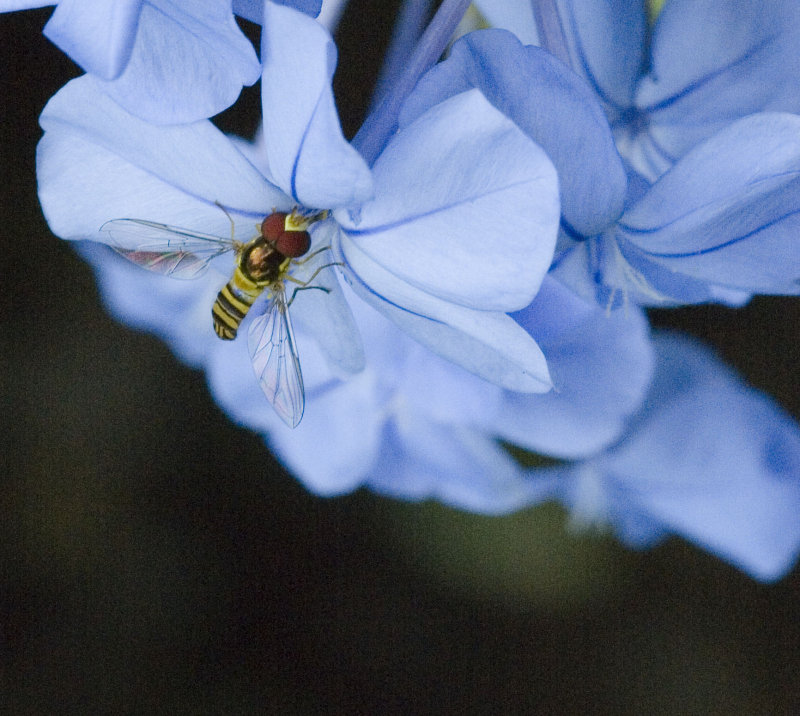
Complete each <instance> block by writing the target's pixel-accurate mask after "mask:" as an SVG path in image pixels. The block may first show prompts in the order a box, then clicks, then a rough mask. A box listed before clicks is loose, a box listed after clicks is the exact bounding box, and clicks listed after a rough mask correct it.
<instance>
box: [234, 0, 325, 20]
mask: <svg viewBox="0 0 800 716" xmlns="http://www.w3.org/2000/svg"><path fill="white" fill-rule="evenodd" d="M266 2H268V0H233V11H234V12H235V13H236V14H237V15H239V17H243V18H245V20H250V22H257V23H258V24H259V25H260V24H261V23H262V22H263V21H264V4H265V3H266ZM279 4H280V5H288V6H289V7H293V8H294V9H295V10H299V11H300V12H304V13H305V14H306V15H309V16H310V17H316V16H317V15H319V12H320V10H321V9H322V0H280V1H279Z"/></svg>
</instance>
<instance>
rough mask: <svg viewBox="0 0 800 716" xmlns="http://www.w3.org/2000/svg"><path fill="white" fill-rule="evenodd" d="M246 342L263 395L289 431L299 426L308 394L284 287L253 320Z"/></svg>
mask: <svg viewBox="0 0 800 716" xmlns="http://www.w3.org/2000/svg"><path fill="white" fill-rule="evenodd" d="M247 341H248V346H249V348H250V358H251V360H252V362H253V370H255V372H256V377H257V378H258V382H259V385H260V386H261V389H262V390H263V391H264V395H266V396H267V400H269V402H270V403H272V407H273V408H275V412H276V413H278V415H280V417H281V419H282V420H283V421H284V422H285V423H286V424H287V425H288V426H289V427H290V428H294V427H297V425H298V423H299V422H300V419H301V418H302V417H303V410H304V409H305V392H304V390H303V374H302V373H301V372H300V359H299V358H298V357H297V348H296V347H295V343H294V333H293V331H292V323H291V319H290V318H289V305H288V302H287V300H286V293H285V292H284V290H283V289H282V288H280V289H278V290H277V291H276V292H275V294H274V296H273V297H272V300H271V301H270V304H269V306H268V307H267V310H266V312H264V313H263V314H262V315H260V316H259V317H258V318H256V319H255V320H254V321H253V323H252V325H251V326H250V332H249V333H248V336H247Z"/></svg>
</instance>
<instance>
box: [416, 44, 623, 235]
mask: <svg viewBox="0 0 800 716" xmlns="http://www.w3.org/2000/svg"><path fill="white" fill-rule="evenodd" d="M470 87H477V88H478V89H479V90H480V91H481V92H482V93H483V95H484V96H485V97H486V98H487V99H488V100H489V102H491V103H492V104H493V105H494V106H495V107H496V108H497V109H498V110H500V111H501V112H502V113H503V114H505V115H506V116H507V117H509V118H510V119H511V120H512V121H513V122H514V123H515V124H516V125H517V126H518V127H519V128H520V129H521V130H522V131H523V132H524V133H525V134H526V135H527V136H528V137H530V138H531V139H532V140H533V141H534V142H536V143H537V144H538V145H539V146H540V147H541V148H542V149H544V151H545V152H546V153H547V156H548V157H549V158H550V160H551V161H552V162H553V164H554V165H555V167H556V169H557V171H558V178H559V185H560V196H561V213H562V216H563V217H564V220H565V221H566V222H567V224H568V225H569V226H571V227H572V230H573V231H574V232H577V233H579V234H583V235H586V236H591V235H594V234H596V233H599V232H600V231H602V230H603V229H604V228H605V227H606V226H607V225H608V224H610V223H611V222H612V221H614V220H615V219H617V218H618V217H619V215H620V214H621V213H622V207H623V201H624V198H625V187H626V183H627V181H626V177H625V170H624V168H623V166H622V160H621V159H620V157H619V154H617V150H616V148H615V147H614V140H613V138H612V136H611V130H610V128H609V126H608V121H607V120H606V117H605V114H604V113H603V110H602V108H601V107H600V105H599V104H598V103H597V100H596V98H595V96H594V95H593V93H592V92H591V90H590V89H589V87H587V86H586V84H585V83H584V82H582V81H581V79H580V78H579V77H578V76H577V75H575V74H574V73H573V72H570V70H569V69H568V68H566V67H564V66H563V65H562V64H561V63H560V62H559V61H558V60H556V59H555V58H553V57H552V56H551V55H550V54H548V53H547V52H544V51H543V50H540V49H539V48H536V47H523V46H522V45H521V44H520V43H519V42H518V41H517V40H516V38H515V37H514V36H513V35H511V34H510V33H508V32H504V31H501V30H485V31H480V32H473V33H470V34H469V35H466V36H465V37H463V38H462V39H461V40H459V41H458V42H457V43H455V45H454V46H453V49H452V51H451V53H450V56H449V57H448V59H447V60H445V61H444V62H441V63H440V64H438V65H437V66H436V67H434V68H433V69H432V70H431V71H430V72H428V73H427V74H426V75H425V76H424V77H423V78H422V79H421V80H420V82H419V84H418V85H417V88H416V89H415V90H414V92H413V93H412V95H411V96H410V97H409V98H408V100H407V101H406V104H405V106H404V108H403V113H402V115H401V126H403V125H406V124H408V123H409V122H411V121H413V120H414V119H416V118H417V117H419V115H420V114H422V112H423V111H425V110H426V109H429V108H431V107H433V106H434V105H436V104H437V103H439V102H441V101H442V100H443V99H444V98H446V97H449V96H452V95H453V94H455V93H457V92H462V91H465V90H467V89H469V88H470Z"/></svg>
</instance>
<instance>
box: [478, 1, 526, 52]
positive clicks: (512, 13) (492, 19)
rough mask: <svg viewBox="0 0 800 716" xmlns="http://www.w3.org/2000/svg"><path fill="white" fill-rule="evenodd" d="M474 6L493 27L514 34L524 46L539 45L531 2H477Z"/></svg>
mask: <svg viewBox="0 0 800 716" xmlns="http://www.w3.org/2000/svg"><path fill="white" fill-rule="evenodd" d="M473 4H474V5H475V6H476V7H477V8H478V10H479V11H480V13H481V15H483V16H484V17H485V18H486V21H487V22H488V23H489V24H490V25H491V26H492V27H497V28H500V29H503V30H509V31H510V32H513V33H514V34H515V35H516V36H517V37H518V38H519V39H520V41H521V42H522V44H523V45H538V44H539V33H538V31H537V27H536V19H535V18H534V15H533V4H532V3H531V2H530V0H476V2H475V3H473Z"/></svg>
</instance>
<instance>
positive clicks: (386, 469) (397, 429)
mask: <svg viewBox="0 0 800 716" xmlns="http://www.w3.org/2000/svg"><path fill="white" fill-rule="evenodd" d="M382 458H383V459H382V460H381V462H380V464H379V465H378V466H377V469H375V470H374V471H373V472H372V473H371V475H369V477H368V484H369V486H370V488H371V489H373V490H376V491H377V492H381V493H383V494H386V495H391V496H392V497H397V498H401V499H405V500H423V499H436V500H439V501H440V502H443V503H444V504H446V505H450V506H452V507H457V508H459V509H462V510H470V511H471V512H479V513H484V514H505V513H508V512H512V511H513V510H518V509H521V508H523V507H527V506H530V505H532V504H536V503H537V502H539V501H541V500H542V499H544V498H545V497H547V496H549V495H548V492H549V491H548V490H547V489H544V488H546V487H547V486H546V485H544V483H543V482H540V481H536V480H530V479H527V478H526V477H525V475H524V472H523V471H522V470H521V469H520V468H519V466H518V465H516V463H515V462H514V460H513V459H512V458H511V456H510V455H509V454H508V453H507V452H506V451H505V450H503V448H501V447H500V446H499V445H498V443H497V442H496V441H495V440H494V439H492V437H491V436H488V435H486V434H485V433H481V432H479V431H476V430H470V429H469V428H466V427H464V426H459V425H453V424H439V423H435V422H433V421H431V420H427V419H425V417H424V416H422V415H420V414H413V415H412V414H407V415H404V414H403V412H402V411H401V412H399V413H398V414H397V415H396V416H395V419H394V421H393V422H392V424H391V425H390V426H389V428H388V429H387V431H386V443H385V446H384V447H383V448H382Z"/></svg>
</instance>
